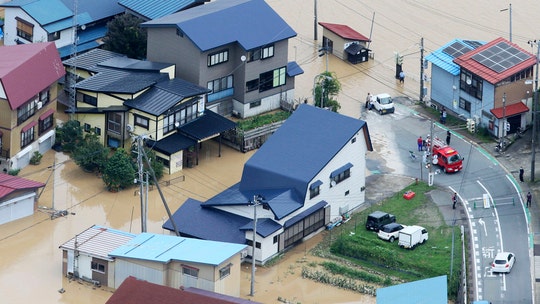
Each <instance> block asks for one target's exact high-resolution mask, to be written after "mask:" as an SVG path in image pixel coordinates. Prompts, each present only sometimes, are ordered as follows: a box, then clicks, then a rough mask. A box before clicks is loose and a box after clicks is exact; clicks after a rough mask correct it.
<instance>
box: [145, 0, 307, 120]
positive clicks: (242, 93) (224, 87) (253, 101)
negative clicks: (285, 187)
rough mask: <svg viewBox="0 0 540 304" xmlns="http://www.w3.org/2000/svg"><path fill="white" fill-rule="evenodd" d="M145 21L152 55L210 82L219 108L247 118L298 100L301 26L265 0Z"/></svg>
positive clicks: (223, 1) (212, 105) (190, 77)
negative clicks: (296, 56) (292, 49)
mask: <svg viewBox="0 0 540 304" xmlns="http://www.w3.org/2000/svg"><path fill="white" fill-rule="evenodd" d="M231 20H234V22H231ZM141 26H142V27H143V28H146V29H147V31H148V44H147V45H148V47H147V58H148V60H153V61H159V62H172V63H174V64H176V75H177V77H180V78H183V79H185V80H187V81H190V82H193V83H196V84H198V85H200V86H202V87H206V88H208V89H209V90H210V92H209V94H208V104H207V106H208V108H209V109H212V110H213V111H214V112H216V113H218V114H221V115H225V116H227V115H231V114H233V115H236V116H239V117H242V118H245V117H250V116H254V115H257V114H261V113H265V112H268V111H272V110H275V109H278V108H279V107H280V103H281V102H285V101H288V102H291V101H293V100H294V78H295V76H297V75H299V74H302V73H303V70H302V69H301V68H300V66H299V65H298V64H297V63H296V62H294V61H291V62H289V61H288V40H289V39H290V38H293V37H295V36H296V32H295V31H294V30H293V29H292V28H291V27H290V26H289V25H288V24H287V23H286V22H285V21H284V20H283V19H282V18H281V17H280V16H279V15H278V14H277V13H276V12H275V11H274V10H273V9H272V8H271V7H270V6H269V5H268V4H267V3H266V2H265V1H264V0H216V1H212V2H210V3H207V4H204V5H200V6H197V7H194V8H190V9H187V10H184V11H180V12H178V13H175V14H172V15H168V16H164V17H162V18H158V19H154V20H151V21H148V22H145V23H143V24H141Z"/></svg>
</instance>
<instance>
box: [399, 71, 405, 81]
mask: <svg viewBox="0 0 540 304" xmlns="http://www.w3.org/2000/svg"><path fill="white" fill-rule="evenodd" d="M399 83H401V84H403V83H405V72H403V71H401V72H399Z"/></svg>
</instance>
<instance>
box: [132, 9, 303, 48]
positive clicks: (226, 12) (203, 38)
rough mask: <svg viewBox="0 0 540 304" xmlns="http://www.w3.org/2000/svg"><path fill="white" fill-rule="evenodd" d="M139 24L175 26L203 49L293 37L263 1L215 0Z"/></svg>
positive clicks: (251, 45) (257, 44)
mask: <svg viewBox="0 0 540 304" xmlns="http://www.w3.org/2000/svg"><path fill="white" fill-rule="evenodd" d="M231 20H234V22H231ZM141 26H142V27H149V28H150V27H152V28H154V27H155V28H157V27H174V28H177V29H179V30H180V31H181V32H182V33H183V34H184V35H185V36H187V37H188V38H189V39H190V40H191V41H192V42H193V44H195V45H196V46H197V47H198V48H199V49H200V50H201V51H203V52H204V51H208V50H210V49H213V48H217V47H221V46H224V45H227V44H230V43H234V42H237V43H238V44H240V46H241V47H242V48H244V50H252V49H255V48H259V47H261V46H264V45H269V44H272V43H275V42H278V41H282V40H285V39H289V38H292V37H295V36H296V32H295V31H294V30H293V29H292V28H291V27H290V26H289V25H288V24H287V23H286V22H285V21H284V20H283V19H282V18H281V17H280V16H279V15H278V14H277V13H276V12H275V11H274V10H273V9H272V8H271V7H270V6H269V5H268V4H267V3H266V2H265V1H264V0H216V1H212V2H210V3H208V4H204V5H200V6H197V7H194V8H190V9H188V10H185V11H181V12H178V13H175V14H172V15H169V16H165V17H162V18H159V19H156V20H152V21H148V22H145V23H143V24H141Z"/></svg>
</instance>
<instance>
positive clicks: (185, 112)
mask: <svg viewBox="0 0 540 304" xmlns="http://www.w3.org/2000/svg"><path fill="white" fill-rule="evenodd" d="M64 65H65V66H66V70H67V71H68V74H74V73H75V74H77V76H78V78H79V79H83V80H81V81H79V82H77V84H76V85H75V87H76V91H77V93H76V96H77V97H76V106H75V107H74V108H73V109H68V111H70V112H73V113H74V119H76V120H78V121H80V122H81V125H82V126H83V129H84V130H85V131H87V132H90V131H91V130H93V131H94V132H95V133H96V134H97V135H99V136H100V138H101V140H102V142H103V144H104V145H106V146H108V147H111V148H117V147H123V148H128V147H131V145H132V143H133V138H134V137H136V136H143V137H144V139H145V140H146V143H147V145H148V146H150V147H152V149H154V150H155V151H156V153H157V156H158V157H159V158H160V159H161V161H162V162H163V163H164V164H165V166H166V168H167V170H168V173H169V174H171V173H174V172H177V171H179V170H181V169H182V168H183V166H185V165H188V166H191V165H196V164H198V149H199V147H200V145H201V144H202V142H204V141H206V140H209V139H212V138H215V137H219V136H220V134H221V133H222V132H223V131H226V130H229V129H232V128H234V126H235V124H234V123H233V122H232V121H230V120H228V119H226V118H224V117H222V116H220V115H218V114H215V113H213V112H211V111H209V110H206V94H207V92H208V89H206V88H204V87H200V86H198V85H195V84H193V83H190V82H188V81H185V80H183V79H180V78H174V75H175V71H174V69H175V67H174V65H173V64H168V63H157V62H151V61H141V60H136V59H130V58H127V57H125V56H122V55H120V54H116V53H113V52H109V51H104V50H100V49H94V50H91V51H89V52H86V53H84V54H81V55H79V56H76V57H73V58H70V59H68V60H65V61H64ZM68 78H69V76H68ZM71 78H74V77H71ZM67 86H69V84H68V85H67ZM67 103H69V102H67ZM72 103H73V102H72ZM191 150H193V152H190V151H191Z"/></svg>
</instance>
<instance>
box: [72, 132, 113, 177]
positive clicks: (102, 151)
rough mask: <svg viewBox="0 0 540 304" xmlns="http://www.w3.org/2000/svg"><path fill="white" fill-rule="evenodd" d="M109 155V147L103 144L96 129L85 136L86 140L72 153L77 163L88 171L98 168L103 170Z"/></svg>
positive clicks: (100, 170)
mask: <svg viewBox="0 0 540 304" xmlns="http://www.w3.org/2000/svg"><path fill="white" fill-rule="evenodd" d="M108 155H109V148H107V147H104V146H103V144H102V143H101V142H100V140H99V137H98V135H97V134H96V133H95V132H94V130H92V131H91V132H90V133H88V134H86V135H85V136H84V140H82V141H81V142H80V143H79V144H78V145H77V146H76V147H75V149H74V150H73V153H72V157H73V160H74V161H75V163H76V164H77V165H79V166H80V167H81V168H82V169H83V170H85V171H88V172H92V171H94V170H96V169H97V170H98V171H99V172H102V171H103V168H104V167H105V164H106V163H107V157H108Z"/></svg>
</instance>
